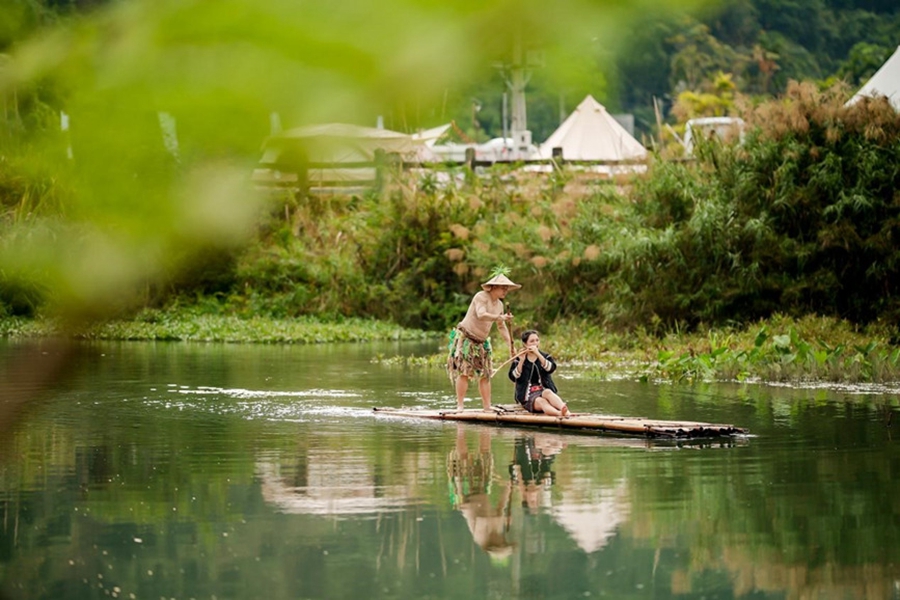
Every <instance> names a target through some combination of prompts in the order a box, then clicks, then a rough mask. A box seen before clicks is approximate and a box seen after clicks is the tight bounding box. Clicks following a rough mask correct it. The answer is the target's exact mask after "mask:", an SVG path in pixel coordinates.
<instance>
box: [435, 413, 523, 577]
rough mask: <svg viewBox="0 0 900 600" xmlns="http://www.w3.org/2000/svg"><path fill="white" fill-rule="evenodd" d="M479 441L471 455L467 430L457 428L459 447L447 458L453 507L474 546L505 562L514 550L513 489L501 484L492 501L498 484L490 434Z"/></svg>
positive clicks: (482, 432) (484, 432)
mask: <svg viewBox="0 0 900 600" xmlns="http://www.w3.org/2000/svg"><path fill="white" fill-rule="evenodd" d="M477 437H478V442H477V448H475V449H474V450H471V451H470V449H469V446H468V443H467V441H466V428H465V427H464V426H463V425H458V426H457V430H456V446H455V447H454V448H453V450H452V451H451V452H450V454H449V456H448V457H447V474H448V477H449V485H450V504H451V506H452V507H453V508H455V509H456V510H458V511H459V512H460V513H461V514H462V515H463V517H464V518H465V520H466V525H467V526H468V527H469V532H471V534H472V538H473V539H474V540H475V543H476V544H478V545H479V546H481V548H482V549H483V550H484V551H485V552H487V553H488V554H489V555H490V556H491V557H492V558H493V559H501V560H502V559H505V558H506V557H508V556H510V555H511V554H512V551H513V548H514V547H515V544H514V543H513V542H512V541H511V540H510V525H511V514H510V505H509V502H510V497H511V494H512V485H511V483H510V482H509V481H507V482H506V483H505V484H502V485H501V490H500V493H499V498H498V499H496V500H492V499H491V492H492V487H494V485H495V484H496V483H497V481H496V477H495V475H496V474H495V473H494V454H493V452H492V451H491V433H490V430H489V429H487V428H484V427H483V428H481V429H480V431H479V432H478V436H477Z"/></svg>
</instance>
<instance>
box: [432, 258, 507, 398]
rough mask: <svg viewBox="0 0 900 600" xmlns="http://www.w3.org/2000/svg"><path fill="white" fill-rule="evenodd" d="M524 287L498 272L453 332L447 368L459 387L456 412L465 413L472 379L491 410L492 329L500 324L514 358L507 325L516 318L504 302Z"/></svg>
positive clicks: (451, 378) (473, 299)
mask: <svg viewBox="0 0 900 600" xmlns="http://www.w3.org/2000/svg"><path fill="white" fill-rule="evenodd" d="M521 287H522V286H521V285H519V284H517V283H513V282H512V281H510V280H509V278H507V277H506V275H504V274H503V273H498V274H496V275H494V277H492V278H491V279H490V281H487V282H485V283H483V284H482V285H481V289H482V291H480V292H478V293H477V294H475V297H474V298H472V302H471V303H470V304H469V310H467V311H466V316H465V317H463V320H462V321H460V323H459V325H457V326H456V329H454V330H453V331H451V332H450V344H449V346H448V347H449V350H450V354H449V356H448V357H447V369H448V371H449V373H450V381H451V382H452V383H453V384H454V386H455V387H456V409H457V410H463V403H464V401H465V398H466V390H468V389H469V379H471V378H473V377H475V378H478V391H479V392H480V393H481V407H482V408H483V409H484V410H485V411H489V410H491V374H492V371H493V365H492V363H491V354H492V349H491V339H490V335H491V327H492V326H493V324H494V323H497V330H498V331H499V332H500V336H501V337H502V338H503V339H504V340H506V345H507V346H508V347H509V351H510V356H512V351H513V345H512V337H511V336H510V333H509V328H508V327H507V326H506V323H507V322H509V321H511V320H512V318H513V316H512V314H510V313H507V312H505V311H504V309H503V299H504V298H506V294H507V293H509V292H510V291H511V290H517V289H519V288H521Z"/></svg>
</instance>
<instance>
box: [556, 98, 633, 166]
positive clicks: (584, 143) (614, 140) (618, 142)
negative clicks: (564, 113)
mask: <svg viewBox="0 0 900 600" xmlns="http://www.w3.org/2000/svg"><path fill="white" fill-rule="evenodd" d="M554 148H562V156H563V159H564V160H596V161H634V160H643V159H645V158H647V149H646V148H644V147H643V146H642V145H641V143H640V142H638V141H637V140H636V139H634V137H632V136H631V134H630V133H628V132H627V131H626V130H625V128H624V127H622V126H621V125H620V124H619V122H618V121H616V120H615V119H614V118H613V117H612V115H610V114H609V113H608V112H607V111H606V108H605V107H604V106H603V105H602V104H600V103H599V102H597V101H596V100H594V97H593V96H591V95H588V96H587V97H586V98H585V99H584V100H582V102H581V104H579V105H578V107H577V108H576V109H575V110H574V111H573V112H572V114H571V115H569V117H568V118H567V119H566V120H565V121H563V123H562V125H560V126H559V128H557V130H556V131H554V132H553V133H552V134H551V135H550V137H548V138H547V141H545V142H544V143H543V144H541V147H540V157H541V158H552V156H553V149H554Z"/></svg>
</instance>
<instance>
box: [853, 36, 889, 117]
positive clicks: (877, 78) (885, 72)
mask: <svg viewBox="0 0 900 600" xmlns="http://www.w3.org/2000/svg"><path fill="white" fill-rule="evenodd" d="M864 96H869V97H872V98H874V97H877V96H885V97H887V99H888V100H889V101H890V103H891V104H892V105H893V106H894V108H895V109H897V110H900V46H898V47H897V50H895V51H894V53H893V54H892V55H891V57H890V58H889V59H887V62H885V63H884V64H883V65H881V68H880V69H878V70H877V71H876V72H875V74H874V75H872V78H871V79H869V80H868V81H867V82H866V83H865V85H864V86H862V87H861V88H860V90H859V91H858V92H856V94H854V95H853V97H852V98H850V100H849V101H848V102H847V105H848V106H849V105H851V104H854V103H855V102H857V101H859V99H860V98H862V97H864Z"/></svg>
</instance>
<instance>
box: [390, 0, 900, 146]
mask: <svg viewBox="0 0 900 600" xmlns="http://www.w3.org/2000/svg"><path fill="white" fill-rule="evenodd" d="M898 45H900V4H898V3H896V2H890V1H888V0H856V1H854V0H846V1H844V0H810V1H808V2H798V1H795V0H726V1H725V2H722V3H717V4H714V5H712V6H710V7H709V8H707V9H706V10H704V11H701V12H699V13H695V14H693V15H691V16H689V15H686V14H685V15H681V16H668V15H662V16H655V15H653V14H648V15H647V17H646V20H645V22H643V23H641V24H640V25H639V26H637V27H634V28H632V29H631V30H629V32H628V34H627V36H625V37H624V39H623V40H622V45H621V48H619V49H617V51H616V52H615V53H614V54H613V53H611V52H609V51H608V49H606V48H604V46H603V43H602V41H601V40H596V41H593V42H592V43H591V44H590V45H586V46H585V51H584V53H583V54H582V55H581V56H580V57H579V58H580V59H583V60H584V61H585V64H582V65H580V66H579V68H578V69H577V72H576V73H575V74H574V75H572V74H569V75H568V76H567V77H566V78H565V80H563V81H561V80H560V78H559V77H555V74H556V73H555V71H556V70H557V69H555V68H554V65H553V64H549V63H546V64H544V66H537V67H535V68H534V69H532V77H531V80H530V83H529V87H528V89H527V97H528V125H529V128H530V129H531V130H532V132H533V137H534V139H535V140H536V141H542V140H544V139H546V138H547V136H548V135H549V134H550V133H551V132H552V131H553V130H554V129H556V127H557V126H558V125H559V123H560V122H561V120H562V118H564V116H566V115H567V114H568V113H569V112H570V111H571V110H572V109H573V108H575V106H576V105H577V104H578V103H579V102H580V101H581V100H582V99H583V98H584V96H585V95H586V94H588V93H590V94H593V95H594V97H596V98H597V99H598V100H599V101H600V102H601V103H602V104H604V105H605V106H606V107H607V109H609V110H610V112H612V113H631V114H633V115H634V116H635V124H636V131H637V133H638V135H641V134H643V135H648V134H651V133H652V131H653V129H654V128H655V126H656V117H655V114H654V108H653V105H654V99H656V101H657V102H658V103H659V105H660V108H661V110H662V112H663V114H664V115H665V116H667V117H669V118H670V120H674V116H673V115H672V114H671V113H672V109H673V108H674V105H675V104H676V103H677V102H678V99H679V96H680V95H681V94H683V93H685V92H688V93H694V94H702V93H715V86H716V80H717V77H718V76H719V74H723V73H724V74H728V75H730V76H731V81H732V82H733V84H734V91H736V92H737V93H740V94H744V95H749V96H754V97H765V96H773V95H778V94H781V93H783V92H784V91H785V90H786V88H787V85H788V82H789V81H791V80H796V81H806V80H812V81H818V82H821V83H822V84H823V85H827V84H828V83H831V82H833V81H835V80H842V81H845V82H846V83H847V84H848V85H850V86H851V87H858V86H859V85H861V83H863V82H865V80H866V79H868V78H869V77H870V76H871V75H872V74H873V73H874V72H875V71H876V70H877V69H878V67H880V66H881V65H882V64H883V63H884V61H885V60H886V59H887V58H888V57H889V56H890V55H891V54H892V53H893V52H894V51H895V50H896V49H897V46H898ZM536 50H540V49H539V48H536ZM565 58H568V59H572V58H571V57H565ZM572 60H574V59H572ZM482 77H483V78H482V79H481V80H480V81H477V82H474V83H473V84H472V86H471V88H469V89H465V90H457V91H456V93H454V94H453V96H454V107H455V108H453V109H452V111H450V110H446V109H443V110H439V109H432V111H430V112H429V111H424V110H422V109H421V108H417V109H416V110H415V111H413V110H410V108H409V107H403V108H401V109H398V110H397V111H395V113H393V116H394V117H395V118H394V121H395V122H394V123H393V125H394V126H395V127H396V128H398V129H402V128H403V127H404V126H407V127H409V126H410V124H411V123H417V122H418V123H422V124H424V125H434V124H437V123H439V122H446V120H447V117H448V116H449V117H452V118H453V119H455V120H456V122H457V123H458V124H459V125H460V127H463V128H464V129H465V130H466V132H467V133H468V134H469V135H471V136H473V137H476V138H479V137H480V138H482V139H484V138H489V137H497V136H500V135H501V133H502V122H501V118H502V94H503V92H504V89H505V84H504V81H503V78H502V74H501V73H500V72H499V71H498V70H497V69H488V70H486V71H484V72H483V73H482ZM473 103H474V104H475V108H478V110H477V112H475V111H473ZM729 108H730V107H729V105H727V104H725V105H722V104H721V103H712V104H711V105H708V106H704V107H702V108H701V111H705V112H704V114H697V115H694V116H714V115H715V114H723V113H725V112H727V111H728V110H729ZM410 113H413V114H410ZM422 115H426V116H425V117H422ZM415 116H419V117H420V118H421V121H417V119H416V118H415ZM473 117H474V119H475V124H474V126H473Z"/></svg>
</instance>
